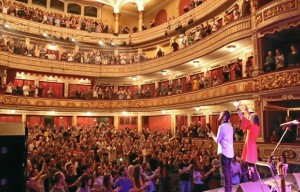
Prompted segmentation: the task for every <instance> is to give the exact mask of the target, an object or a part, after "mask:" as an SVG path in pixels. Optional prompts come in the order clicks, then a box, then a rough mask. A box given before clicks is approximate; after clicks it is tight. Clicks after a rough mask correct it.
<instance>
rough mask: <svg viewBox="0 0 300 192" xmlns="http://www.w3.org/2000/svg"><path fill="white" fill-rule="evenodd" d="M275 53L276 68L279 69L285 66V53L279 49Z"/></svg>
mask: <svg viewBox="0 0 300 192" xmlns="http://www.w3.org/2000/svg"><path fill="white" fill-rule="evenodd" d="M275 53H276V55H275V62H276V70H278V69H281V68H283V67H284V55H283V54H282V53H281V51H280V50H279V49H276V51H275Z"/></svg>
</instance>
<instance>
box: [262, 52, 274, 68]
mask: <svg viewBox="0 0 300 192" xmlns="http://www.w3.org/2000/svg"><path fill="white" fill-rule="evenodd" d="M275 66H276V64H275V57H274V56H273V52H272V51H268V56H267V57H266V58H265V62H264V72H270V71H273V70H275Z"/></svg>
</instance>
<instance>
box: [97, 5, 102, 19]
mask: <svg viewBox="0 0 300 192" xmlns="http://www.w3.org/2000/svg"><path fill="white" fill-rule="evenodd" d="M102 7H103V5H102V4H101V5H100V6H99V8H98V11H97V19H98V20H100V21H102Z"/></svg>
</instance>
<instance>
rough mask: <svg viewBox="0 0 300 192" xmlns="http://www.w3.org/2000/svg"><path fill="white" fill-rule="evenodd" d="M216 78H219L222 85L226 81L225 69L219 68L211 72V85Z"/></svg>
mask: <svg viewBox="0 0 300 192" xmlns="http://www.w3.org/2000/svg"><path fill="white" fill-rule="evenodd" d="M214 76H217V78H218V79H219V80H220V83H221V82H223V81H224V78H223V67H219V68H217V69H214V70H211V71H210V79H211V84H212V80H213V78H214Z"/></svg>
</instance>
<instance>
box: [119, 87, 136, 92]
mask: <svg viewBox="0 0 300 192" xmlns="http://www.w3.org/2000/svg"><path fill="white" fill-rule="evenodd" d="M120 89H123V90H126V91H127V90H128V89H129V90H130V91H131V93H135V92H136V91H137V90H138V86H137V85H131V86H118V90H120Z"/></svg>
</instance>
